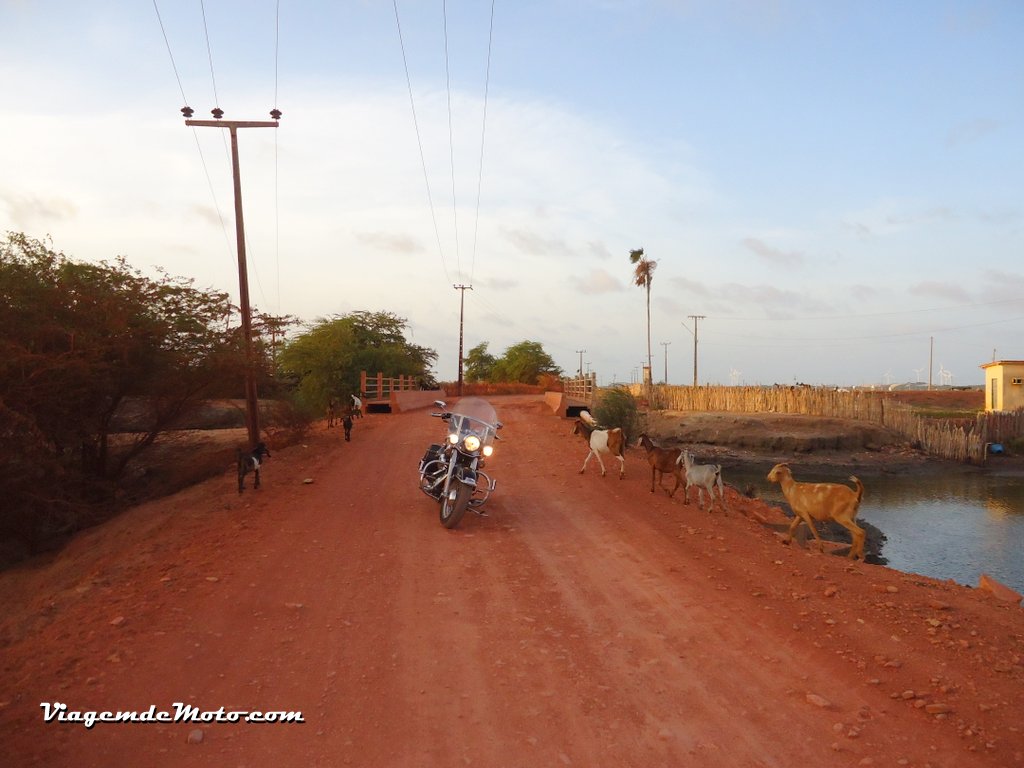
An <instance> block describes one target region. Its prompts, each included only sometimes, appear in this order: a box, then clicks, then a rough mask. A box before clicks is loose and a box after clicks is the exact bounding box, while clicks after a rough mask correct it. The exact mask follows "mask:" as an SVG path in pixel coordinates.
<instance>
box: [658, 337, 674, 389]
mask: <svg viewBox="0 0 1024 768" xmlns="http://www.w3.org/2000/svg"><path fill="white" fill-rule="evenodd" d="M671 343H672V342H671V341H663V342H661V346H663V347H664V348H665V384H668V345H669V344H671Z"/></svg>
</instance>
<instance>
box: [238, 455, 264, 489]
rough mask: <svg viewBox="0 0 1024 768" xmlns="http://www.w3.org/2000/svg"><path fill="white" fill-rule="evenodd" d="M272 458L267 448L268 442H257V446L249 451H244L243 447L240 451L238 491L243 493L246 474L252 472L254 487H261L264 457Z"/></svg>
mask: <svg viewBox="0 0 1024 768" xmlns="http://www.w3.org/2000/svg"><path fill="white" fill-rule="evenodd" d="M264 456H266V457H267V458H268V459H269V458H270V451H269V450H267V444H266V443H257V445H256V447H255V448H253V449H252V450H251V451H249V452H248V453H245V452H243V451H242V450H241V449H239V451H238V492H239V493H241V492H242V491H243V490H244V489H245V476H246V475H247V474H249V473H250V472H252V475H253V481H252V487H253V488H259V487H260V464H261V463H262V461H263V457H264Z"/></svg>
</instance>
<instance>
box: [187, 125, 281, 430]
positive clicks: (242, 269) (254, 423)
mask: <svg viewBox="0 0 1024 768" xmlns="http://www.w3.org/2000/svg"><path fill="white" fill-rule="evenodd" d="M181 113H182V114H183V115H184V116H185V125H190V126H193V127H195V128H227V129H228V130H229V131H231V168H232V172H233V175H234V179H235V238H236V241H237V243H238V304H239V310H240V311H241V313H242V335H243V336H244V337H245V416H246V419H245V421H246V427H247V428H248V432H249V444H250V445H251V447H253V448H255V447H256V445H257V443H259V442H260V415H259V400H258V398H257V395H256V350H255V348H254V346H253V341H252V310H251V309H250V308H249V273H248V270H247V269H246V259H245V225H244V223H243V222H242V179H241V176H240V175H239V170H238V129H239V128H277V126H278V121H279V120H280V119H281V112H280V110H277V109H272V110H271V111H270V116H271V117H272V118H274V120H273V122H269V121H268V122H255V121H251V120H249V121H241V120H221V118H222V117H223V116H224V110H222V109H221V108H220V107H217V108H216V109H214V110H212V112H211V114H212V115H213V116H214V117H215V118H216V119H215V120H190V119H188V118H190V117H192V114H193V110H192V108H191V107H183V108H182V110H181Z"/></svg>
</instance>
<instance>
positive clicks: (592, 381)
mask: <svg viewBox="0 0 1024 768" xmlns="http://www.w3.org/2000/svg"><path fill="white" fill-rule="evenodd" d="M562 390H563V391H564V392H565V396H566V397H568V398H571V399H573V400H581V401H582V402H584V403H588V404H589V405H593V404H594V400H595V398H596V395H597V374H596V373H588V374H585V375H583V376H576V377H573V378H571V379H570V378H567V379H562Z"/></svg>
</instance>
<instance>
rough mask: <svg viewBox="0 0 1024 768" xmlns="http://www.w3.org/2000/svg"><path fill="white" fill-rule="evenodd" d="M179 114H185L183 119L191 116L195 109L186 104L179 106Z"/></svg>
mask: <svg viewBox="0 0 1024 768" xmlns="http://www.w3.org/2000/svg"><path fill="white" fill-rule="evenodd" d="M181 114H183V115H184V116H185V119H188V118H190V117H192V115H194V114H195V110H194V109H192V107H190V106H188V105H187V104H186V105H185V106H184V107H182V108H181Z"/></svg>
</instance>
